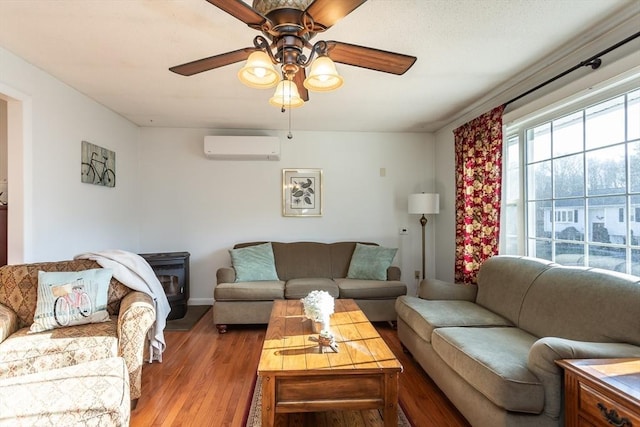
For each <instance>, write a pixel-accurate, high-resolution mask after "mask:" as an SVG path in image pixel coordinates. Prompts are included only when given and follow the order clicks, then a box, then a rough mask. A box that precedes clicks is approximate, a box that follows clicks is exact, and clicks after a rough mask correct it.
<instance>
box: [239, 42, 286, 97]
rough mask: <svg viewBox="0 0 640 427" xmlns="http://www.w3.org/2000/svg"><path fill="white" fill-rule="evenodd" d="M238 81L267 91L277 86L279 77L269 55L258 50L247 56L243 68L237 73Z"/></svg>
mask: <svg viewBox="0 0 640 427" xmlns="http://www.w3.org/2000/svg"><path fill="white" fill-rule="evenodd" d="M238 79H240V81H241V82H242V83H244V84H245V85H247V86H249V87H255V88H258V89H268V88H270V87H274V86H275V85H277V84H278V80H279V79H280V76H279V75H278V73H276V70H275V68H273V63H272V62H271V58H269V55H267V54H266V53H264V52H263V51H261V50H258V51H255V52H253V53H252V54H251V55H249V58H247V62H246V64H245V66H244V67H242V68H241V69H240V71H238Z"/></svg>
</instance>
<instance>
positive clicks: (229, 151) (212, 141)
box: [204, 136, 280, 160]
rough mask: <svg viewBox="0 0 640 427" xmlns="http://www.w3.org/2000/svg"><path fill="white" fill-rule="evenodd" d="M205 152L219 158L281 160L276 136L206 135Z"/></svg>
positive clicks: (278, 141) (209, 156)
mask: <svg viewBox="0 0 640 427" xmlns="http://www.w3.org/2000/svg"><path fill="white" fill-rule="evenodd" d="M204 154H205V156H207V157H208V158H210V159H218V160H280V139H279V138H277V137H275V136H205V137H204Z"/></svg>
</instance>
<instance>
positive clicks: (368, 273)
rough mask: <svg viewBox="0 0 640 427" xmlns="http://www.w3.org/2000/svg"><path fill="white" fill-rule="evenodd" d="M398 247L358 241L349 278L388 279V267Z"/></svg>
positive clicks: (350, 266) (350, 265) (352, 257)
mask: <svg viewBox="0 0 640 427" xmlns="http://www.w3.org/2000/svg"><path fill="white" fill-rule="evenodd" d="M397 251H398V248H385V247H382V246H373V245H363V244H360V243H356V248H355V250H354V251H353V255H352V256H351V263H350V264H349V272H348V273H347V278H349V279H363V280H387V268H389V266H390V265H391V263H392V262H393V258H394V257H395V256H396V252H397Z"/></svg>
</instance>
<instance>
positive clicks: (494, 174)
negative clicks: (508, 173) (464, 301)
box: [453, 106, 504, 284]
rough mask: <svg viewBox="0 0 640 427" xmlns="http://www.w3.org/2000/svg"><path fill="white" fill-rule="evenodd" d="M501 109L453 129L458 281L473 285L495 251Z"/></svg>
mask: <svg viewBox="0 0 640 427" xmlns="http://www.w3.org/2000/svg"><path fill="white" fill-rule="evenodd" d="M503 110H504V107H503V106H500V107H497V108H495V109H493V110H492V111H490V112H488V113H486V114H483V115H482V116H480V117H477V118H475V119H473V120H471V121H470V122H469V123H466V124H464V125H462V126H460V127H459V128H457V129H456V130H454V131H453V134H454V136H455V150H456V263H455V280H456V282H458V283H465V284H475V283H476V275H477V273H478V269H479V268H480V264H482V262H483V261H484V260H486V259H487V258H490V257H492V256H493V255H497V254H498V236H499V234H500V196H501V189H502V112H503Z"/></svg>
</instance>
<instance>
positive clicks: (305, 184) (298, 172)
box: [282, 169, 322, 216]
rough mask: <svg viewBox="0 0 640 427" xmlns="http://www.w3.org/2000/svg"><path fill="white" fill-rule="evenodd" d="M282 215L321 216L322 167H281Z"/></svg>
mask: <svg viewBox="0 0 640 427" xmlns="http://www.w3.org/2000/svg"><path fill="white" fill-rule="evenodd" d="M282 216H322V169H282Z"/></svg>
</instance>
